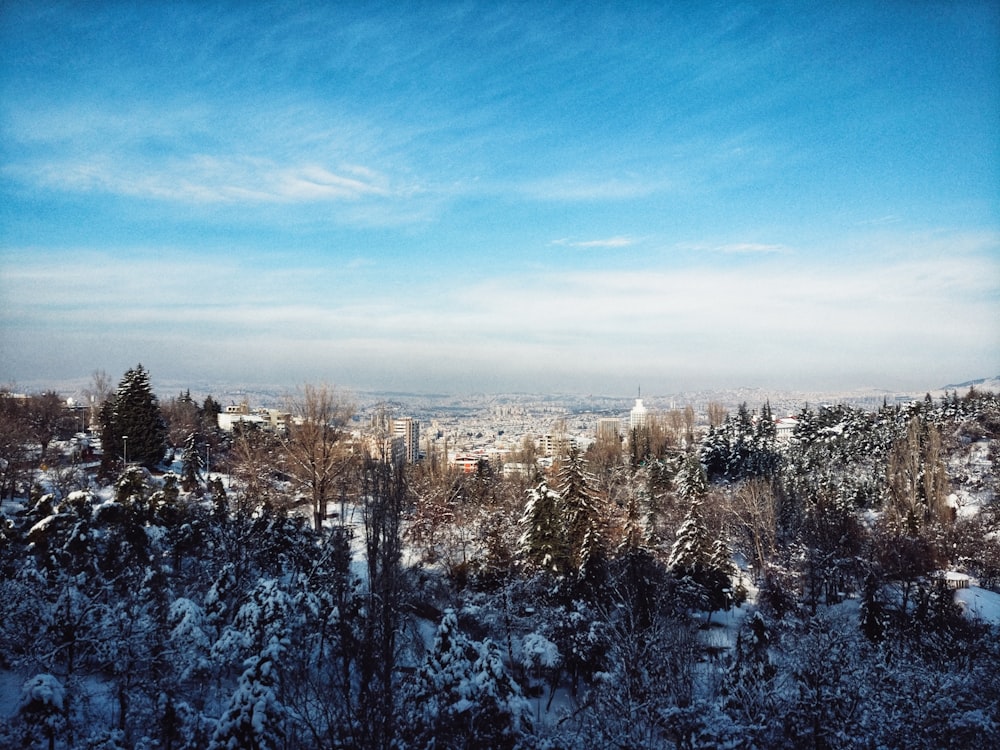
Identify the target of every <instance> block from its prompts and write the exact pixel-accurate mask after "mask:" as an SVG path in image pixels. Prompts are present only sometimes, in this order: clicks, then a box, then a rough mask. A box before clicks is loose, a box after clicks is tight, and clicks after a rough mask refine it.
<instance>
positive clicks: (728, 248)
mask: <svg viewBox="0 0 1000 750" xmlns="http://www.w3.org/2000/svg"><path fill="white" fill-rule="evenodd" d="M677 247H678V248H679V249H681V250H691V251H695V252H703V253H721V254H724V255H775V254H788V253H791V252H793V250H792V248H790V247H788V246H787V245H782V244H780V243H765V242H727V243H723V244H717V245H711V244H698V243H680V244H678V245H677Z"/></svg>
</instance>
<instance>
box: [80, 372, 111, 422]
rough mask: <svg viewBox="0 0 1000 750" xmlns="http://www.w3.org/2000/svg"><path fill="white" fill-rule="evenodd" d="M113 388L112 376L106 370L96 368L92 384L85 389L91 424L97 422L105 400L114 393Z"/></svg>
mask: <svg viewBox="0 0 1000 750" xmlns="http://www.w3.org/2000/svg"><path fill="white" fill-rule="evenodd" d="M113 388H114V386H113V385H112V383H111V376H110V375H108V373H106V372H105V371H104V370H94V372H92V373H91V375H90V385H88V386H87V387H86V388H84V389H83V395H84V397H85V398H86V399H87V406H88V408H89V409H90V415H89V424H92V425H96V424H97V416H98V414H100V413H101V407H102V406H103V405H104V402H105V401H107V400H108V398H109V397H110V396H111V394H112V393H113Z"/></svg>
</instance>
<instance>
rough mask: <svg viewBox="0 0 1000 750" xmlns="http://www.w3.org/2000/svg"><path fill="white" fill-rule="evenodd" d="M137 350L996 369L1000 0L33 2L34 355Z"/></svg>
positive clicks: (198, 376) (23, 333) (146, 357)
mask: <svg viewBox="0 0 1000 750" xmlns="http://www.w3.org/2000/svg"><path fill="white" fill-rule="evenodd" d="M397 6H400V7H397ZM590 6H594V7H590ZM137 363H142V364H143V366H145V367H146V368H147V369H148V370H149V371H150V374H151V376H152V380H153V383H154V386H155V384H156V383H157V381H160V382H184V381H186V380H187V381H191V382H199V383H202V382H218V383H228V384H232V385H235V384H277V385H280V384H285V385H289V386H295V385H299V384H303V383H309V382H313V383H327V384H336V385H338V386H344V387H347V388H354V389H386V390H401V391H410V392H434V393H441V392H453V393H465V392H502V391H528V392H566V393H569V392H576V393H599V394H625V395H630V394H633V393H634V392H635V391H636V388H637V387H639V386H641V387H642V390H643V392H644V393H646V394H650V395H654V394H656V393H657V392H662V393H668V392H679V391H683V390H691V389H702V388H732V387H740V386H747V387H765V388H772V389H844V388H864V387H876V388H886V389H899V390H905V389H914V388H915V389H923V388H933V387H938V386H941V385H944V384H947V383H957V382H963V381H965V380H971V379H975V378H982V377H992V376H996V375H997V374H1000V3H998V2H995V1H994V2H976V1H975V0H968V1H962V2H933V1H931V0H927V1H925V2H903V1H902V0H889V1H888V2H885V1H882V2H852V1H850V0H849V1H848V2H844V3H829V2H821V3H809V2H787V3H782V2H756V3H737V2H719V3H712V2H697V3H696V2H693V1H692V2H668V3H661V2H657V3H652V2H650V3H644V2H628V3H626V2H609V3H588V4H581V3H570V2H512V3H498V2H488V3H480V2H474V1H473V2H415V3H404V4H398V3H385V4H380V3H365V2H350V3H346V2H345V3H327V2H315V3H309V2H295V3H291V2H289V3H281V2H257V3H242V2H240V3H237V2H225V3H223V2H214V1H213V0H205V1H203V2H191V3H187V2H155V1H149V2H142V3H134V2H112V3H109V2H88V3H78V2H64V3H57V2H35V1H33V0H17V1H16V2H15V1H14V0H0V383H6V384H14V385H16V384H18V383H36V382H44V381H62V380H68V379H74V378H83V379H86V378H88V377H89V375H90V373H92V372H93V371H95V370H101V369H102V370H105V371H106V372H108V373H109V374H110V375H112V377H113V379H117V377H118V376H119V375H120V374H121V373H123V372H124V371H125V370H126V369H127V368H129V367H132V366H134V365H135V364H137Z"/></svg>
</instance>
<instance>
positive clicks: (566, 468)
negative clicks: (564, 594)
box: [558, 448, 606, 580]
mask: <svg viewBox="0 0 1000 750" xmlns="http://www.w3.org/2000/svg"><path fill="white" fill-rule="evenodd" d="M558 481H559V497H560V498H561V499H562V502H561V510H562V516H563V522H564V524H565V541H566V552H567V555H568V557H569V564H570V566H571V571H570V572H572V573H574V574H576V575H577V576H578V577H579V578H581V579H583V578H588V579H591V580H595V579H594V577H595V576H598V577H600V575H601V572H600V571H599V568H600V567H601V565H602V559H603V558H604V557H606V550H605V544H604V530H603V528H602V519H601V517H600V514H599V511H598V503H597V497H596V496H595V495H594V493H593V491H592V490H591V487H592V486H593V481H592V480H591V479H590V478H589V477H588V476H587V473H586V471H585V470H584V466H583V459H582V456H581V454H580V452H579V450H577V449H576V448H572V449H571V450H570V452H569V456H568V457H567V460H566V463H565V464H563V466H562V468H561V469H560V471H559V476H558Z"/></svg>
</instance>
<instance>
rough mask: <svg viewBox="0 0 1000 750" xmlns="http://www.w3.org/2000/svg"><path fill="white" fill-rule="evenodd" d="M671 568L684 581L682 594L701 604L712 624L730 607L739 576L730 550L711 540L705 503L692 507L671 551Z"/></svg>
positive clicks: (695, 503) (668, 561) (699, 605)
mask: <svg viewBox="0 0 1000 750" xmlns="http://www.w3.org/2000/svg"><path fill="white" fill-rule="evenodd" d="M667 567H668V568H670V570H671V571H672V572H673V574H674V575H675V576H676V577H677V578H678V579H680V581H681V584H682V589H681V592H682V593H684V594H687V595H688V596H690V598H691V600H692V602H697V604H698V608H699V609H704V610H705V611H706V612H707V613H708V618H709V620H711V618H712V613H713V612H714V611H715V610H717V609H722V608H724V607H726V606H728V604H729V599H728V595H729V591H730V588H731V585H732V583H731V580H730V576H731V575H732V574H733V573H734V572H735V571H734V566H733V563H732V559H731V554H730V552H729V548H728V546H727V545H726V544H725V543H724V542H723V541H722V540H721V539H717V540H714V541H713V540H712V539H711V538H710V537H709V533H708V527H707V526H706V524H705V520H704V518H703V516H702V511H701V503H700V501H695V502H693V503H691V505H690V507H689V509H688V512H687V515H686V516H685V518H684V521H683V523H681V526H680V528H679V529H677V538H676V539H675V540H674V545H673V547H672V548H671V549H670V557H669V558H668V560H667Z"/></svg>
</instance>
